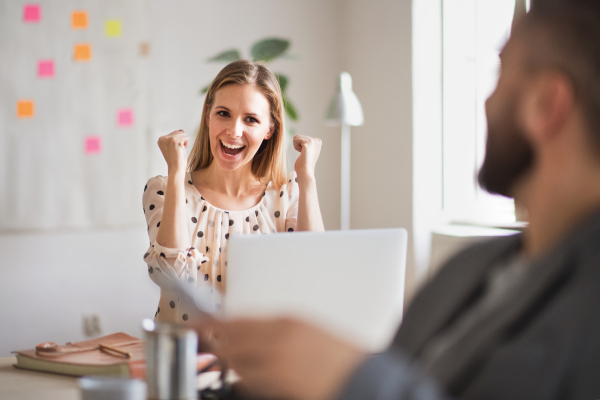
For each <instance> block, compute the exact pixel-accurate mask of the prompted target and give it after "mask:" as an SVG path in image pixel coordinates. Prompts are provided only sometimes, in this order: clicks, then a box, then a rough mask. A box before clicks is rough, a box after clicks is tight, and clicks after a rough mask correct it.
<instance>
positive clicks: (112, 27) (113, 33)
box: [104, 19, 121, 37]
mask: <svg viewBox="0 0 600 400" xmlns="http://www.w3.org/2000/svg"><path fill="white" fill-rule="evenodd" d="M104 30H105V32H106V36H108V37H119V36H121V21H120V20H118V19H109V20H108V21H106V26H105V29H104Z"/></svg>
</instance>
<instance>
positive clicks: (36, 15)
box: [23, 4, 41, 22]
mask: <svg viewBox="0 0 600 400" xmlns="http://www.w3.org/2000/svg"><path fill="white" fill-rule="evenodd" d="M40 14H41V13H40V5H39V4H25V7H23V20H24V21H25V22H40Z"/></svg>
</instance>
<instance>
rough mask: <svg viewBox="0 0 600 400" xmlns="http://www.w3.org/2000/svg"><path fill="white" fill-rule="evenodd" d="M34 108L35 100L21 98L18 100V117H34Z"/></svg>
mask: <svg viewBox="0 0 600 400" xmlns="http://www.w3.org/2000/svg"><path fill="white" fill-rule="evenodd" d="M34 110H35V108H34V104H33V100H19V101H18V102H17V117H19V118H33V114H34Z"/></svg>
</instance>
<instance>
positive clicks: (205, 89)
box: [200, 86, 208, 94]
mask: <svg viewBox="0 0 600 400" xmlns="http://www.w3.org/2000/svg"><path fill="white" fill-rule="evenodd" d="M207 92H208V86H206V87H204V88H203V89H202V90H201V91H200V94H206V93H207Z"/></svg>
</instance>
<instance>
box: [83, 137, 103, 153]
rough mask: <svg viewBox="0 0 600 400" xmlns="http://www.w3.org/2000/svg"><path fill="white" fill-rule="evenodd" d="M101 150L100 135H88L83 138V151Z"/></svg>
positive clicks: (94, 151)
mask: <svg viewBox="0 0 600 400" xmlns="http://www.w3.org/2000/svg"><path fill="white" fill-rule="evenodd" d="M101 151H102V140H101V138H100V136H88V137H86V138H85V152H86V153H87V154H98V153H100V152H101Z"/></svg>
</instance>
